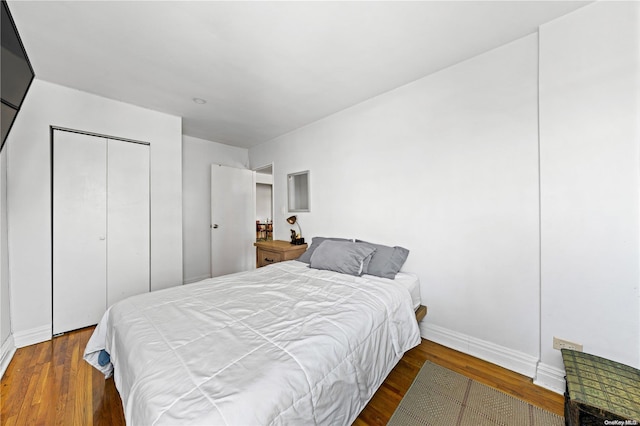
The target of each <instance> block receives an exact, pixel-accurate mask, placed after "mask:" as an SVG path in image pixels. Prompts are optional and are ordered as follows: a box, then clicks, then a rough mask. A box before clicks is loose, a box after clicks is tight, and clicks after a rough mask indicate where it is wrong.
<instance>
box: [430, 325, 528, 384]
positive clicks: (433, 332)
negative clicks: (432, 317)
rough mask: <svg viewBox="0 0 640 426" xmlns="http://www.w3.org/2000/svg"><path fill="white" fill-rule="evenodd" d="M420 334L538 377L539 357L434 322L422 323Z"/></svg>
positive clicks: (466, 352)
mask: <svg viewBox="0 0 640 426" xmlns="http://www.w3.org/2000/svg"><path fill="white" fill-rule="evenodd" d="M420 334H421V335H422V337H424V338H425V339H427V340H431V341H433V342H436V343H439V344H441V345H443V346H447V347H449V348H452V349H455V350H457V351H460V352H464V353H465V354H468V355H471V356H475V357H476V358H480V359H482V360H485V361H488V362H491V363H493V364H496V365H499V366H501V367H504V368H507V369H509V370H512V371H515V372H516V373H520V374H523V375H525V376H527V377H531V378H534V377H536V367H537V365H538V358H536V357H534V356H532V355H528V354H525V353H523V352H519V351H515V350H513V349H510V348H507V347H504V346H500V345H496V344H495V343H491V342H487V341H485V340H481V339H477V338H475V337H472V336H469V335H466V334H463V333H458V332H457V331H453V330H449V329H447V328H444V327H439V326H437V325H433V324H425V323H424V322H422V323H421V324H420Z"/></svg>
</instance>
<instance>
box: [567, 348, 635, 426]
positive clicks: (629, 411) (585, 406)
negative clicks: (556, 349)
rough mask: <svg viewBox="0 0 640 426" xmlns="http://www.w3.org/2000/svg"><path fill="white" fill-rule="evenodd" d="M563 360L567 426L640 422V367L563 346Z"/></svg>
mask: <svg viewBox="0 0 640 426" xmlns="http://www.w3.org/2000/svg"><path fill="white" fill-rule="evenodd" d="M562 361H563V363H564V369H565V372H566V373H567V375H566V376H565V377H566V381H567V388H566V392H565V394H564V398H565V400H564V417H565V420H566V424H567V425H569V426H589V425H602V424H605V425H606V424H610V425H614V424H616V425H618V424H619V425H632V424H639V423H640V370H638V369H636V368H633V367H630V366H628V365H624V364H620V363H619V362H615V361H611V360H608V359H606V358H601V357H598V356H595V355H591V354H587V353H584V352H579V351H574V350H570V349H562Z"/></svg>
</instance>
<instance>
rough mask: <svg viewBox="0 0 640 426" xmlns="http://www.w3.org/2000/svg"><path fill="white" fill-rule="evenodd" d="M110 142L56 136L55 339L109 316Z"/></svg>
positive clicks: (62, 135) (74, 134)
mask: <svg viewBox="0 0 640 426" xmlns="http://www.w3.org/2000/svg"><path fill="white" fill-rule="evenodd" d="M105 142H106V141H105V139H101V138H95V137H91V136H86V135H81V134H77V133H70V132H61V131H56V132H55V135H54V145H53V163H54V167H53V333H54V334H58V333H61V332H64V331H68V330H74V329H77V328H81V327H85V326H88V325H91V324H96V323H97V322H98V321H99V320H100V318H101V316H102V314H103V313H104V311H105V305H106V294H105V288H106V276H107V269H106V268H107V266H106V262H105V258H106V255H107V241H106V236H107V193H106V183H107V161H106V155H107V144H106V143H105ZM24 195H25V196H28V194H24Z"/></svg>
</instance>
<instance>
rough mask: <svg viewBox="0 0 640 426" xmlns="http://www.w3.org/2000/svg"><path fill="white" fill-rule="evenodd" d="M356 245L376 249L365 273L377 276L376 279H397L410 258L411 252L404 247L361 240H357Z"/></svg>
mask: <svg viewBox="0 0 640 426" xmlns="http://www.w3.org/2000/svg"><path fill="white" fill-rule="evenodd" d="M356 244H362V245H363V246H366V247H372V248H375V249H376V251H375V253H373V257H371V261H370V262H369V264H368V265H367V268H366V269H365V271H364V273H365V274H368V275H375V276H376V277H382V278H389V279H392V280H393V279H395V277H396V274H397V273H398V272H399V271H400V269H401V268H402V265H404V262H406V261H407V257H408V256H409V250H407V249H406V248H404V247H398V246H395V247H389V246H385V245H382V244H373V243H368V242H366V241H361V240H356Z"/></svg>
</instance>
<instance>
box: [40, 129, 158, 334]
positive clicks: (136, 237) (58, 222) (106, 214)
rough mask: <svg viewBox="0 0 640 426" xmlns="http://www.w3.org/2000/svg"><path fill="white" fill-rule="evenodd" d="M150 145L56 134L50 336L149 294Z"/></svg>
mask: <svg viewBox="0 0 640 426" xmlns="http://www.w3.org/2000/svg"><path fill="white" fill-rule="evenodd" d="M149 216H150V215H149V146H148V145H144V144H137V143H132V142H125V141H119V140H113V139H107V138H104V137H97V136H91V135H86V134H79V133H72V132H67V131H62V130H56V131H55V132H54V143H53V333H54V334H58V333H62V332H65V331H69V330H75V329H78V328H82V327H86V326H89V325H93V324H96V323H98V321H99V320H100V318H101V317H102V315H103V314H104V312H105V310H106V309H107V307H108V306H110V305H111V304H113V303H115V302H117V301H119V300H122V299H124V298H125V297H128V296H132V295H135V294H139V293H145V292H148V291H149V290H150V272H149V265H150V249H149V245H150V238H149V234H150V232H149V226H150V217H149Z"/></svg>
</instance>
